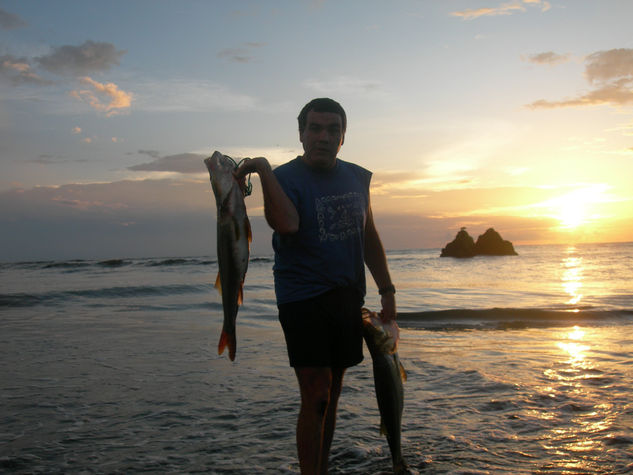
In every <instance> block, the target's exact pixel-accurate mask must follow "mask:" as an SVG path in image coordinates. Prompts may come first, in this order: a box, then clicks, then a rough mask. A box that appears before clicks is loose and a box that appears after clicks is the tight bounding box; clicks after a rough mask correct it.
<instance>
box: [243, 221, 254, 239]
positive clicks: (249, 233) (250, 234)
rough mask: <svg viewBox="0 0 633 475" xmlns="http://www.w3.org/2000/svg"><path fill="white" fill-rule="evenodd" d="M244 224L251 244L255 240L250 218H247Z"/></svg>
mask: <svg viewBox="0 0 633 475" xmlns="http://www.w3.org/2000/svg"><path fill="white" fill-rule="evenodd" d="M244 226H246V235H247V236H248V242H249V244H250V243H251V242H253V233H252V231H251V222H250V221H249V220H248V219H246V220H245V223H244Z"/></svg>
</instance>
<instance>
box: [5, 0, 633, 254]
mask: <svg viewBox="0 0 633 475" xmlns="http://www.w3.org/2000/svg"><path fill="white" fill-rule="evenodd" d="M631 18H633V2H631V1H630V0H611V1H607V2H598V1H586V0H547V1H545V0H508V1H503V0H445V1H431V0H417V1H415V0H398V1H393V2H386V1H378V0H340V1H333V0H322V1H313V0H306V1H301V0H287V1H275V0H271V1H266V2H264V1H241V0H234V1H230V2H226V1H210V0H209V1H202V0H183V1H179V2H175V1H168V0H124V1H123V0H120V1H119V0H112V1H108V2H102V1H99V2H97V1H92V0H76V1H71V0H60V1H55V2H51V1H49V0H39V1H38V0H28V1H25V0H0V261H19V260H42V259H74V258H78V259H92V258H94V259H101V258H104V259H105V258H123V257H157V256H200V255H210V256H213V255H215V201H214V198H213V195H212V192H211V187H210V183H209V176H208V173H207V171H206V168H205V167H204V165H203V163H202V159H203V158H205V157H207V156H210V155H211V154H212V153H213V152H214V151H215V150H218V151H221V152H222V153H224V154H227V155H230V156H232V157H236V158H241V157H253V156H265V157H267V158H268V159H269V161H270V162H271V163H272V164H273V165H274V166H276V165H279V164H282V163H284V162H286V161H288V160H291V159H293V158H295V157H296V156H297V155H300V154H301V153H302V148H301V144H300V142H299V136H298V131H297V122H296V117H297V115H298V113H299V110H300V109H301V107H302V106H303V105H304V104H305V103H307V102H308V101H309V100H311V99H312V98H315V97H331V98H333V99H336V100H337V101H339V102H340V103H341V104H342V105H343V107H344V108H345V110H346V112H347V116H348V128H347V133H346V136H345V143H344V145H343V147H342V149H341V152H340V154H339V157H340V158H342V159H344V160H348V161H351V162H355V163H358V164H359V165H362V166H364V167H365V168H368V169H369V170H371V171H372V172H373V178H372V187H371V195H372V198H371V199H372V209H373V214H374V219H375V221H376V224H377V226H378V229H379V232H380V235H381V238H382V241H383V243H384V246H385V247H386V248H387V249H414V248H441V247H443V246H444V245H445V244H446V243H447V242H449V241H450V240H452V239H453V238H454V236H455V234H456V233H457V232H458V231H459V230H460V228H461V227H466V229H467V231H468V232H469V233H470V234H471V235H472V236H473V237H474V238H475V239H476V238H477V236H478V235H480V234H483V233H484V231H485V230H486V229H488V228H489V227H494V228H495V229H496V230H497V231H498V232H499V233H500V234H501V235H502V237H503V238H504V239H508V240H510V241H512V242H513V243H514V244H515V245H522V244H548V243H556V244H564V245H575V244H579V243H583V242H620V241H633V186H631V179H632V178H633V29H631V26H630V23H631ZM252 181H253V187H254V190H253V194H252V195H251V196H249V197H248V198H247V199H246V203H247V206H248V212H249V216H250V219H251V224H252V227H253V235H254V237H253V244H252V246H253V247H252V252H253V254H257V255H267V254H271V253H272V249H271V244H270V243H271V230H270V229H269V228H268V226H267V225H266V223H265V220H264V219H263V201H262V196H261V188H260V186H259V182H258V181H257V179H256V177H253V179H252Z"/></svg>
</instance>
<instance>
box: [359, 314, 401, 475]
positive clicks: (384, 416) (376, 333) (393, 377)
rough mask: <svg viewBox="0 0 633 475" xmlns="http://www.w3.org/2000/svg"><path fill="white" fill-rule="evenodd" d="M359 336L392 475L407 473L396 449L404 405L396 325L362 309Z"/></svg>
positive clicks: (399, 452) (399, 448) (399, 451)
mask: <svg viewBox="0 0 633 475" xmlns="http://www.w3.org/2000/svg"><path fill="white" fill-rule="evenodd" d="M363 337H364V338H365V343H367V348H369V353H371V359H372V363H373V368H374V386H375V387H376V399H377V401H378V409H379V410H380V432H381V433H382V434H385V435H386V436H387V442H388V443H389V449H390V450H391V459H392V461H393V470H394V473H396V474H405V473H411V472H410V471H409V468H408V466H407V464H406V463H405V461H404V459H403V458H402V449H401V446H400V425H401V421H402V409H403V406H404V389H403V387H402V382H403V381H406V379H407V375H406V373H405V371H404V368H403V366H402V363H400V358H398V353H397V343H398V338H399V330H398V325H397V324H396V322H390V323H387V324H385V323H383V322H382V321H381V320H380V317H379V316H378V315H377V314H376V312H370V311H369V310H367V309H366V308H363Z"/></svg>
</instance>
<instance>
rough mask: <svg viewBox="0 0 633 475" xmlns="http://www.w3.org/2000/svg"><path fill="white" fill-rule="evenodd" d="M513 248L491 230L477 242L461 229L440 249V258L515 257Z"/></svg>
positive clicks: (464, 229)
mask: <svg viewBox="0 0 633 475" xmlns="http://www.w3.org/2000/svg"><path fill="white" fill-rule="evenodd" d="M516 255H518V254H517V253H516V251H515V250H514V246H513V245H512V243H511V242H510V241H505V240H503V239H502V238H501V235H500V234H499V233H498V232H497V231H495V230H494V229H493V228H490V229H488V230H487V231H486V232H485V233H483V234H482V235H480V236H479V237H478V238H477V242H475V241H474V240H473V238H472V237H471V236H470V235H469V234H468V232H467V231H466V228H462V229H461V230H460V231H459V232H458V233H457V236H455V239H453V240H452V241H451V242H449V243H448V244H447V245H446V247H445V248H443V249H442V253H441V254H440V257H474V256H516Z"/></svg>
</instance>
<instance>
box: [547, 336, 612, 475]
mask: <svg viewBox="0 0 633 475" xmlns="http://www.w3.org/2000/svg"><path fill="white" fill-rule="evenodd" d="M596 337H598V335H597V334H596V332H594V331H593V330H592V329H583V328H580V327H578V326H574V327H573V328H571V329H569V330H567V331H564V332H562V333H560V334H559V336H558V337H557V338H555V341H554V345H555V346H554V348H555V349H554V353H553V356H554V358H555V362H553V366H552V367H550V368H548V369H547V370H546V371H545V372H544V374H545V376H547V378H548V380H549V383H550V384H549V385H548V386H547V387H546V391H544V393H545V394H547V395H554V396H555V397H554V399H552V404H548V405H546V408H545V407H544V408H543V409H545V410H544V411H543V413H544V414H541V419H542V420H550V421H556V422H555V425H554V426H553V427H552V428H551V430H550V432H549V435H548V437H546V438H544V439H543V440H542V444H543V447H544V448H545V449H546V450H547V451H548V452H550V453H551V454H554V455H555V456H556V457H557V458H558V460H556V462H554V463H552V468H553V467H556V469H558V470H562V472H560V473H567V472H569V473H591V472H592V471H593V470H594V469H595V468H596V465H595V457H596V456H597V454H599V453H600V452H601V451H602V450H603V448H604V447H603V440H602V437H601V436H600V434H604V433H606V432H608V431H609V430H610V429H611V427H612V425H613V423H614V416H613V414H612V408H611V405H610V404H605V403H604V402H603V401H602V400H601V396H600V384H599V383H600V380H601V379H602V378H603V372H602V371H600V370H599V368H597V365H596V362H595V361H594V360H593V358H592V356H591V355H592V353H591V349H592V347H600V344H601V342H600V341H598V340H596ZM598 339H599V337H598Z"/></svg>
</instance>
